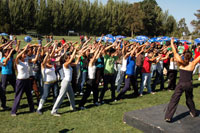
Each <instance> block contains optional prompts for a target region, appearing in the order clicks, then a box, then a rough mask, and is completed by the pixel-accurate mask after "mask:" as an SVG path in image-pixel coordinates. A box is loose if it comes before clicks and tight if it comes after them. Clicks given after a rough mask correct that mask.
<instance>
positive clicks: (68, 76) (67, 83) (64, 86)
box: [51, 49, 81, 116]
mask: <svg viewBox="0 0 200 133" xmlns="http://www.w3.org/2000/svg"><path fill="white" fill-rule="evenodd" d="M76 52H77V50H76V49H75V50H74V52H73V54H72V55H70V54H69V53H68V54H65V55H64V57H63V58H62V59H63V62H65V63H64V64H63V71H64V79H63V80H62V82H61V89H60V92H59V95H58V97H57V99H56V102H55V104H54V106H53V108H52V111H51V114H52V115H54V116H60V114H58V112H57V111H58V109H59V107H60V105H61V104H62V102H63V100H64V98H65V96H66V94H67V96H68V99H69V101H70V108H71V110H76V108H75V100H74V92H73V89H72V86H71V81H72V67H71V66H76V65H77V64H78V62H79V60H80V57H81V54H80V55H78V58H77V59H76V62H74V63H73V62H72V61H73V60H74V58H75V54H76Z"/></svg>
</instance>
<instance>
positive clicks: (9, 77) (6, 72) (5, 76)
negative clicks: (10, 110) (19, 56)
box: [0, 49, 16, 109]
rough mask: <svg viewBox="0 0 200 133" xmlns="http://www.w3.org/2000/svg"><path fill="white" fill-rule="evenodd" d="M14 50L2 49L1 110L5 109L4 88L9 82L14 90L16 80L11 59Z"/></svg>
mask: <svg viewBox="0 0 200 133" xmlns="http://www.w3.org/2000/svg"><path fill="white" fill-rule="evenodd" d="M13 51H14V49H4V50H3V58H2V59H1V63H2V64H3V66H1V68H2V70H1V87H0V95H1V96H0V97H1V102H2V104H1V108H3V109H6V108H7V107H6V87H7V83H8V82H9V83H10V84H11V85H12V87H13V88H15V82H16V79H15V77H14V76H13V58H12V57H11V56H12V53H13Z"/></svg>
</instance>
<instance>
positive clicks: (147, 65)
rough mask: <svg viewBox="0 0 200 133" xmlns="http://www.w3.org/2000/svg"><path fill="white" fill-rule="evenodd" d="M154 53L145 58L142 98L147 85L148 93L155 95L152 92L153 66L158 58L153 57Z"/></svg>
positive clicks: (141, 89)
mask: <svg viewBox="0 0 200 133" xmlns="http://www.w3.org/2000/svg"><path fill="white" fill-rule="evenodd" d="M153 56H154V53H153V51H149V52H148V54H147V56H146V57H145V58H144V63H143V66H142V81H141V85H140V96H143V90H144V86H145V85H146V84H147V89H148V93H151V94H155V93H154V92H152V90H151V64H152V63H153V62H155V61H156V58H157V57H153Z"/></svg>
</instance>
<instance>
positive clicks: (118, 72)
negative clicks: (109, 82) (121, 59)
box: [115, 64, 122, 86]
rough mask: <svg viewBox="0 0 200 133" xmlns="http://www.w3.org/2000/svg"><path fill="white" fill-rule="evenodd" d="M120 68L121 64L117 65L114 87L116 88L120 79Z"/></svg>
mask: <svg viewBox="0 0 200 133" xmlns="http://www.w3.org/2000/svg"><path fill="white" fill-rule="evenodd" d="M121 67H122V65H121V64H117V76H116V79H115V85H116V86H118V83H119V80H120V78H121Z"/></svg>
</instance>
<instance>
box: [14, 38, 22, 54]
mask: <svg viewBox="0 0 200 133" xmlns="http://www.w3.org/2000/svg"><path fill="white" fill-rule="evenodd" d="M20 44H21V41H20V40H17V45H16V47H15V51H17V52H18V51H19V47H20Z"/></svg>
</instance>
